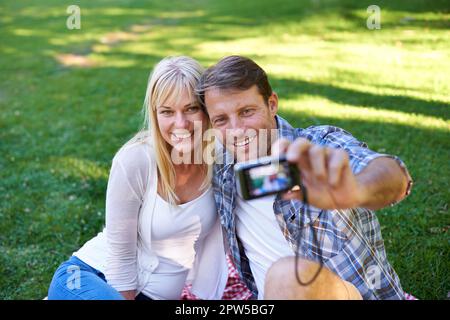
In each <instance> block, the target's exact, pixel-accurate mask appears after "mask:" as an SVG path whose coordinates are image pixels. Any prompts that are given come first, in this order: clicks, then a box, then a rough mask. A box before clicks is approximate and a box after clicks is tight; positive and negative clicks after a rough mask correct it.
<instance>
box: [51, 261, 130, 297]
mask: <svg viewBox="0 0 450 320" xmlns="http://www.w3.org/2000/svg"><path fill="white" fill-rule="evenodd" d="M48 299H49V300H124V298H123V296H122V295H121V294H120V293H119V292H118V291H117V290H116V289H114V288H113V287H111V286H110V285H109V284H108V283H106V279H105V275H104V274H103V273H101V272H100V271H98V270H97V269H94V268H92V267H91V266H90V265H88V264H87V263H84V262H83V261H82V260H80V259H78V258H77V257H75V256H72V257H71V258H70V259H69V260H67V261H66V262H63V263H62V264H61V265H60V266H59V267H58V269H57V270H56V271H55V274H54V275H53V279H52V282H51V283H50V287H49V289H48Z"/></svg>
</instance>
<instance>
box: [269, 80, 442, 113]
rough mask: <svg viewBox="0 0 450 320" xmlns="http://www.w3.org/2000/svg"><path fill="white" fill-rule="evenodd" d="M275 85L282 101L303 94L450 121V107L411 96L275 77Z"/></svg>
mask: <svg viewBox="0 0 450 320" xmlns="http://www.w3.org/2000/svg"><path fill="white" fill-rule="evenodd" d="M271 79H272V80H271V83H272V85H273V88H274V90H275V91H277V93H278V95H279V97H280V98H286V99H290V98H295V97H297V96H298V95H300V94H307V95H315V96H321V97H325V98H327V99H329V100H331V101H334V102H336V103H338V104H344V105H352V106H363V107H366V106H367V107H372V108H376V109H385V110H392V111H402V112H405V113H411V114H414V113H415V114H422V115H426V116H433V117H436V118H442V119H445V120H448V119H449V118H450V104H447V103H444V102H438V101H427V100H422V99H417V98H413V97H409V96H396V95H376V94H372V93H368V92H361V91H356V90H352V89H346V88H339V87H336V86H333V85H329V84H322V83H316V82H310V81H304V80H293V79H284V78H277V77H272V78H271Z"/></svg>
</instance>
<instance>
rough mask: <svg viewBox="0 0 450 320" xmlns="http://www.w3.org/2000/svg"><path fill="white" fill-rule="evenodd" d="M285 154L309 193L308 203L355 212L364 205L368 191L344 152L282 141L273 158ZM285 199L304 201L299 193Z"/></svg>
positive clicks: (299, 139)
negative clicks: (295, 167)
mask: <svg viewBox="0 0 450 320" xmlns="http://www.w3.org/2000/svg"><path fill="white" fill-rule="evenodd" d="M280 153H286V157H287V159H288V161H289V162H292V163H295V164H297V167H298V168H299V170H300V175H301V177H300V178H301V181H302V183H303V185H304V186H305V187H306V189H307V192H308V202H309V203H310V204H311V205H313V206H315V207H317V208H321V209H347V208H355V207H358V206H360V205H361V204H362V203H364V201H365V198H366V196H367V195H366V193H365V189H364V188H363V186H362V185H361V184H360V183H359V182H358V180H357V178H356V176H355V175H354V174H353V172H352V171H351V169H350V163H349V158H348V154H347V152H346V151H345V150H342V149H334V148H327V147H321V146H318V145H314V144H312V143H311V142H309V141H308V140H307V139H303V138H298V139H297V140H295V141H294V142H292V143H290V141H289V140H286V139H279V140H278V141H276V142H275V143H274V144H273V145H272V155H277V154H280ZM283 199H285V200H289V199H300V200H302V199H303V195H302V194H301V192H300V190H296V191H290V192H288V193H286V194H284V195H283Z"/></svg>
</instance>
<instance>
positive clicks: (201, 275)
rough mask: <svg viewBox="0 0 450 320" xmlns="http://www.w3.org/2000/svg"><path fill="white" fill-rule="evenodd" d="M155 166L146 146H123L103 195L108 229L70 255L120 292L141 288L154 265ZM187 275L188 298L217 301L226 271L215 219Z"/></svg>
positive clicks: (222, 289)
mask: <svg viewBox="0 0 450 320" xmlns="http://www.w3.org/2000/svg"><path fill="white" fill-rule="evenodd" d="M157 183H158V175H157V166H156V161H155V160H154V156H153V149H152V147H151V145H150V143H149V142H148V141H143V142H137V143H133V144H130V145H125V146H124V147H122V148H121V149H120V150H119V151H118V152H117V154H116V155H115V157H114V159H113V162H112V166H111V171H110V175H109V180H108V189H107V195H106V227H105V229H104V231H103V233H99V234H98V235H97V237H95V238H93V239H92V240H90V241H88V242H87V243H86V244H85V245H84V246H83V247H82V248H81V249H80V250H79V251H77V252H75V253H74V255H75V256H77V257H79V258H80V259H81V260H83V261H85V262H86V263H88V264H89V265H91V266H92V267H94V268H96V269H98V270H99V271H101V272H102V273H104V274H105V277H106V280H107V281H108V283H109V284H110V285H111V286H112V287H113V288H115V289H116V290H118V291H127V290H137V292H140V291H142V289H143V288H144V287H145V285H146V284H147V282H148V280H149V277H150V276H151V274H152V272H153V271H154V270H155V269H156V267H157V266H158V257H157V256H156V254H155V253H154V252H153V251H152V241H151V239H152V235H151V224H152V218H153V215H154V214H155V213H157V209H158V208H155V202H156V195H157V185H158V184H157ZM195 249H196V257H195V262H194V267H193V268H192V269H191V270H190V272H189V275H188V283H192V289H191V291H192V293H194V294H195V295H197V296H198V297H199V298H201V299H221V297H222V295H223V291H224V289H225V285H226V282H227V279H228V268H227V263H226V257H225V249H224V244H223V235H222V228H221V225H220V219H219V215H217V220H216V222H215V224H214V227H213V228H212V229H211V231H210V233H209V234H208V235H207V236H206V237H205V238H204V241H199V242H197V243H196V245H195Z"/></svg>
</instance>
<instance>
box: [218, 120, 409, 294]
mask: <svg viewBox="0 0 450 320" xmlns="http://www.w3.org/2000/svg"><path fill="white" fill-rule="evenodd" d="M276 120H277V126H278V137H282V138H287V139H289V140H291V141H292V140H295V139H296V138H299V137H302V138H306V139H308V140H310V141H311V142H312V143H314V144H317V145H321V146H327V147H332V148H343V149H344V150H345V151H347V152H348V155H349V159H350V166H351V169H352V171H353V173H354V174H357V173H359V172H360V171H362V169H364V168H365V167H366V166H367V164H368V163H369V162H370V161H371V160H373V159H375V158H378V157H391V158H393V159H395V160H397V162H398V163H399V164H400V165H401V167H402V168H405V166H404V164H403V162H402V161H401V160H400V159H398V158H397V157H395V156H390V155H386V154H379V153H376V152H374V151H371V150H370V149H368V148H367V145H366V144H365V143H363V142H360V141H358V140H356V139H355V138H354V137H353V136H352V135H351V134H350V133H348V132H346V131H345V130H343V129H340V128H337V127H333V126H312V127H309V128H307V129H295V128H293V127H292V126H290V125H289V123H288V122H287V121H285V120H284V119H282V118H281V117H279V116H277V117H276ZM219 155H221V156H223V157H224V158H223V159H224V160H226V161H222V162H223V164H216V165H215V166H214V177H213V186H214V196H215V200H216V205H217V209H218V212H219V214H220V219H221V223H222V226H223V228H224V232H225V234H226V237H227V240H228V245H229V247H230V251H231V257H232V258H233V262H234V264H235V265H236V268H237V270H238V272H239V276H240V278H241V279H243V280H244V282H245V284H246V285H247V287H248V288H249V289H250V291H251V292H252V294H253V298H256V297H257V296H258V290H257V288H256V285H255V281H254V278H253V275H252V273H251V270H250V264H249V260H248V258H247V256H246V255H245V250H244V247H243V245H242V243H241V242H240V240H239V237H238V236H237V235H236V220H235V210H236V196H237V194H236V192H237V191H236V187H235V175H234V170H233V166H234V160H233V159H231V156H230V154H229V153H228V152H227V151H226V150H225V148H223V146H221V151H219ZM273 210H274V214H275V216H276V220H277V221H278V224H279V226H280V228H281V231H282V233H283V235H284V237H285V238H286V241H287V242H288V244H289V245H290V246H291V248H292V249H293V252H295V251H296V250H298V252H299V255H300V256H302V257H304V258H307V259H309V260H313V261H317V262H318V261H320V260H321V261H323V263H324V265H325V266H326V267H327V268H329V269H330V270H332V271H333V272H334V273H336V274H337V275H339V276H340V277H341V278H342V279H344V280H346V281H348V282H350V283H352V284H353V285H354V286H355V287H356V288H357V289H358V290H359V292H360V293H361V295H362V297H363V298H364V299H404V292H403V289H402V287H401V285H400V280H399V278H398V276H397V274H396V273H395V271H394V269H393V268H392V267H391V265H390V264H389V262H388V260H387V258H386V252H385V249H384V243H383V239H382V237H381V231H380V225H379V223H378V219H377V217H376V216H375V213H374V212H373V211H371V210H368V209H363V208H356V209H348V210H321V209H318V208H315V207H313V206H311V205H310V206H309V212H310V214H309V216H308V215H306V214H305V207H304V204H303V203H302V202H301V201H298V200H281V199H280V196H277V197H276V198H275V201H274V204H273ZM300 225H302V226H304V227H303V230H302V233H301V236H302V239H300V247H297V237H298V235H299V226H300ZM313 233H316V235H317V240H318V243H315V242H314V240H313ZM319 247H320V249H322V250H321V251H320V249H319ZM319 253H321V255H319Z"/></svg>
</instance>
